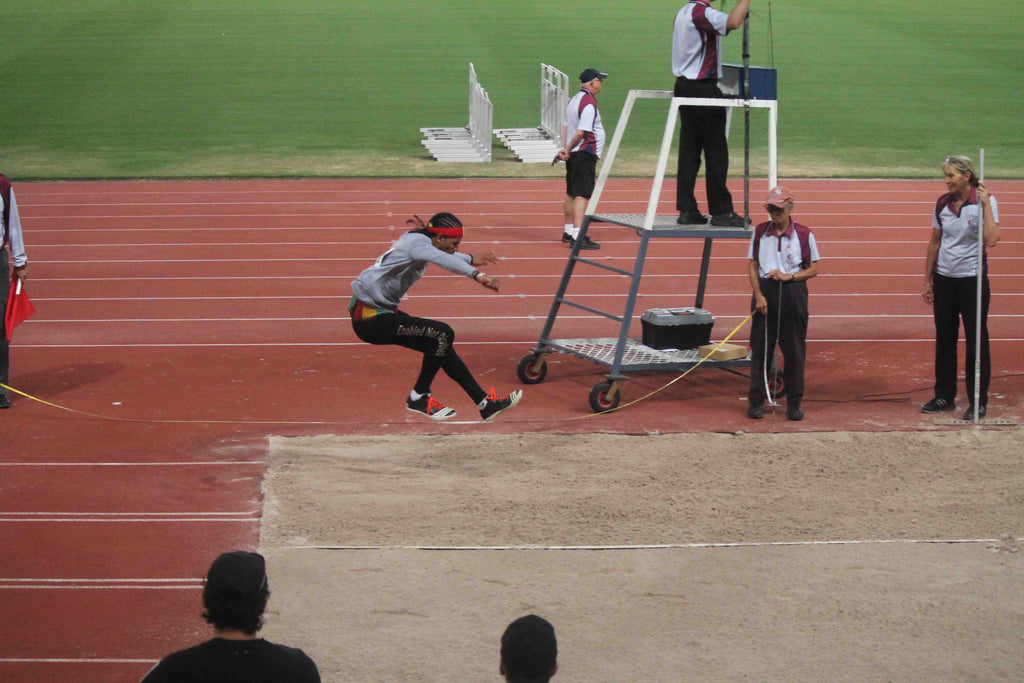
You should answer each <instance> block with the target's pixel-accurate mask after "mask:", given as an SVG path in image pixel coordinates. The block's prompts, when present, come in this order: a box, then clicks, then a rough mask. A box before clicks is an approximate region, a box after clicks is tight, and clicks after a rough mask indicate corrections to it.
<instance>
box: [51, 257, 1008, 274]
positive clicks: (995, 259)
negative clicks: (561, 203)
mask: <svg viewBox="0 0 1024 683" xmlns="http://www.w3.org/2000/svg"><path fill="white" fill-rule="evenodd" d="M371 258H372V257H371ZM366 260H367V257H364V256H352V257H337V258H331V257H324V258H309V257H302V258H286V257H283V256H275V257H274V262H275V263H349V262H352V263H364V262H365V261H366ZM503 260H505V261H530V262H534V261H556V262H559V263H564V262H565V260H566V257H565V256H510V257H506V258H505V259H503ZM594 260H599V261H601V262H603V263H614V262H617V261H625V262H628V263H633V262H634V261H635V257H634V256H631V255H629V254H624V255H622V256H606V257H604V258H595V259H594ZM645 260H646V261H672V262H673V263H678V262H682V261H694V262H697V261H700V260H701V257H700V256H647V257H646V259H645ZM716 260H717V261H720V262H724V261H742V262H744V263H745V262H747V261H749V259H748V258H747V257H746V255H735V256H720V257H718V258H717V259H716ZM824 260H827V261H857V262H859V263H863V261H864V256H863V255H857V256H830V257H828V258H827V259H824ZM871 260H872V261H912V262H917V261H920V260H921V255H920V254H910V255H907V256H872V257H871ZM1022 260H1024V256H999V257H996V256H990V257H989V262H990V263H1001V262H1005V261H1022ZM33 263H35V264H47V265H50V264H61V265H69V264H83V263H87V264H90V265H93V266H95V265H99V264H119V263H124V264H127V263H131V264H138V263H146V264H152V265H164V264H172V263H174V264H178V263H259V264H266V263H267V259H259V258H219V259H216V258H209V259H197V258H178V259H174V258H162V257H159V256H157V257H153V258H148V259H72V260H58V259H35V260H34V261H33ZM559 275H561V274H559ZM339 277H343V276H342V275H339Z"/></svg>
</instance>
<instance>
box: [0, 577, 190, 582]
mask: <svg viewBox="0 0 1024 683" xmlns="http://www.w3.org/2000/svg"><path fill="white" fill-rule="evenodd" d="M202 582H203V577H201V576H196V577H190V578H187V579H170V578H166V579H126V578H119V579H40V578H35V577H33V578H17V577H14V578H10V579H0V583H53V584H66V583H82V584H90V583H95V584H105V583H125V584H132V583H139V584H147V583H169V584H173V583H189V584H192V583H202Z"/></svg>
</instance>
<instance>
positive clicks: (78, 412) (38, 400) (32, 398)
mask: <svg viewBox="0 0 1024 683" xmlns="http://www.w3.org/2000/svg"><path fill="white" fill-rule="evenodd" d="M0 387H3V388H4V389H6V390H7V391H13V392H14V393H15V394H17V395H18V396H24V397H25V398H27V399H28V400H30V401H35V402H36V403H42V404H43V405H44V406H50V407H51V408H57V409H58V410H63V411H66V412H69V413H74V414H75V415H82V416H83V417H92V418H96V419H98V420H114V421H116V422H149V423H156V424H246V425H326V424H338V423H336V422H326V421H319V420H317V421H300V420H281V421H274V422H267V421H262V420H254V421H247V420H152V419H147V418H134V417H114V416H112V415H97V414H96V413H87V412H85V411H82V410H75V409H74V408H68V407H67V406H62V405H58V404H56V403H50V402H49V401H44V400H43V399H41V398H39V397H37V396H32V395H31V394H26V393H25V392H24V391H18V390H17V389H15V388H14V387H11V386H8V385H6V384H4V383H3V382H0Z"/></svg>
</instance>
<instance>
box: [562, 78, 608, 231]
mask: <svg viewBox="0 0 1024 683" xmlns="http://www.w3.org/2000/svg"><path fill="white" fill-rule="evenodd" d="M606 78H608V74H606V73H601V72H600V71H598V70H597V69H587V70H586V71H584V72H583V73H581V74H580V84H581V85H580V91H579V92H578V93H576V96H575V97H573V98H572V99H571V100H569V105H568V106H567V107H566V108H565V123H563V124H562V149H560V150H558V154H557V155H556V157H555V158H556V159H560V160H562V161H564V162H565V232H564V233H562V241H563V242H568V243H569V244H575V242H576V239H577V237H578V236H579V230H580V226H581V225H582V224H583V214H584V212H585V211H586V210H587V201H588V200H589V199H590V195H591V194H593V192H594V181H595V179H596V178H597V160H598V159H600V158H601V150H602V149H604V126H603V125H601V114H600V113H598V111H597V98H596V97H595V96H596V95H597V93H599V92H601V86H602V84H603V83H604V79H606ZM579 247H580V249H600V248H601V245H600V244H598V243H597V242H595V241H593V240H592V239H590V237H589V236H584V237H583V239H581V240H580V243H579Z"/></svg>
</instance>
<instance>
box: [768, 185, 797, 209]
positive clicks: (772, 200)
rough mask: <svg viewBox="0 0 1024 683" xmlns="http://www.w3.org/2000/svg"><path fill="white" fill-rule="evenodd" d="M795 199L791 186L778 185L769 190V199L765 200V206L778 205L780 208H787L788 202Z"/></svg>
mask: <svg viewBox="0 0 1024 683" xmlns="http://www.w3.org/2000/svg"><path fill="white" fill-rule="evenodd" d="M791 201H793V193H792V192H790V190H789V188H787V187H783V186H782V185H776V186H775V187H773V188H772V189H771V190H770V191H769V192H768V199H766V200H764V203H765V206H777V207H778V208H780V209H784V208H786V204H788V203H789V202H791Z"/></svg>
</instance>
